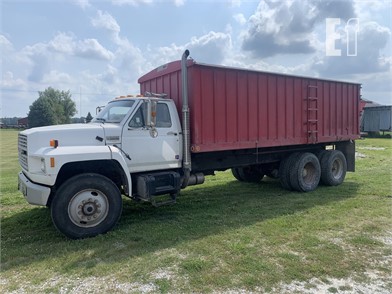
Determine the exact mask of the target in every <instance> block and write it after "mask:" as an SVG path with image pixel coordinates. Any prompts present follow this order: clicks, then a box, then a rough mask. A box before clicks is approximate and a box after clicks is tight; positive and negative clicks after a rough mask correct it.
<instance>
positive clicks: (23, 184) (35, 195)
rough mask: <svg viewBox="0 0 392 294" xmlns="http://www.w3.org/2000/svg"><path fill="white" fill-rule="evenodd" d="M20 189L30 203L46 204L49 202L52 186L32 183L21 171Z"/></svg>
mask: <svg viewBox="0 0 392 294" xmlns="http://www.w3.org/2000/svg"><path fill="white" fill-rule="evenodd" d="M18 190H19V191H20V192H22V194H23V196H24V197H25V198H26V200H27V202H28V203H30V204H34V205H42V206H45V205H46V204H47V203H48V199H49V195H50V188H48V187H45V186H41V185H37V184H34V183H32V182H31V181H30V180H29V179H28V178H27V177H26V176H25V175H24V174H23V172H20V173H19V180H18Z"/></svg>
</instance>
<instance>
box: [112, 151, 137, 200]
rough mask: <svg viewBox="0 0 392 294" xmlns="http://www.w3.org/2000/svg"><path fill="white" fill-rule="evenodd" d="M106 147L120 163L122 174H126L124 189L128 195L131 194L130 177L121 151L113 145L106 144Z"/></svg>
mask: <svg viewBox="0 0 392 294" xmlns="http://www.w3.org/2000/svg"><path fill="white" fill-rule="evenodd" d="M107 147H109V149H110V151H111V152H112V159H113V160H115V161H117V162H118V163H119V164H120V165H121V168H122V169H123V172H124V175H125V176H126V179H127V182H128V183H127V185H126V188H125V189H124V190H125V194H126V195H128V196H130V195H132V178H131V174H130V172H129V169H128V165H127V162H126V161H125V158H124V156H123V154H122V151H121V150H120V149H118V148H117V147H115V146H107Z"/></svg>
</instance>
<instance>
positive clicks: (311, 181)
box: [279, 150, 347, 192]
mask: <svg viewBox="0 0 392 294" xmlns="http://www.w3.org/2000/svg"><path fill="white" fill-rule="evenodd" d="M346 171H347V162H346V158H345V156H344V154H343V153H342V152H341V151H338V150H323V151H320V152H318V153H317V155H315V154H313V153H309V152H305V153H298V152H297V153H292V154H291V155H290V156H288V157H286V158H285V159H283V160H282V161H281V164H280V168H279V173H280V183H281V185H282V187H283V188H285V189H287V190H295V191H299V192H309V191H313V190H314V189H316V188H317V186H318V184H319V182H321V183H323V184H324V185H327V186H337V185H340V184H341V183H342V182H343V181H344V178H345V176H346Z"/></svg>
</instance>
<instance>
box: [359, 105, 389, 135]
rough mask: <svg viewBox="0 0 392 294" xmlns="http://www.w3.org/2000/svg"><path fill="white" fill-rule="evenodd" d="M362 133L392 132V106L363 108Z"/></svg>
mask: <svg viewBox="0 0 392 294" xmlns="http://www.w3.org/2000/svg"><path fill="white" fill-rule="evenodd" d="M361 131H362V132H366V133H369V132H391V131H392V106H383V105H380V106H370V107H367V106H366V107H364V108H363V115H362V118H361Z"/></svg>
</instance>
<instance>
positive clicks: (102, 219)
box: [51, 173, 122, 239]
mask: <svg viewBox="0 0 392 294" xmlns="http://www.w3.org/2000/svg"><path fill="white" fill-rule="evenodd" d="M121 212H122V199H121V193H120V190H119V189H118V187H117V186H116V185H115V184H114V183H113V182H112V181H111V180H110V179H108V178H107V177H104V176H102V175H99V174H94V173H88V174H80V175H77V176H74V177H72V178H70V179H69V180H67V181H66V182H64V184H62V185H61V187H60V188H59V189H58V191H57V193H56V195H55V196H54V198H53V201H52V203H51V216H52V221H53V223H54V225H55V227H56V228H57V229H58V230H59V231H60V232H61V233H63V234H64V235H65V236H67V237H68V238H71V239H81V238H87V237H94V236H97V235H99V234H104V233H106V232H108V231H109V230H111V229H112V228H113V227H114V226H115V225H116V223H117V222H118V220H119V218H120V216H121Z"/></svg>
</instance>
